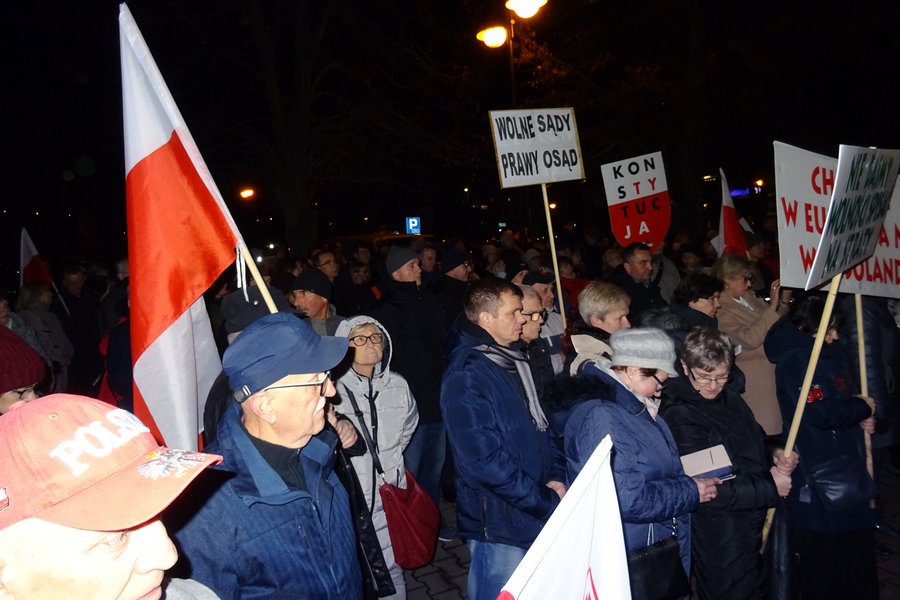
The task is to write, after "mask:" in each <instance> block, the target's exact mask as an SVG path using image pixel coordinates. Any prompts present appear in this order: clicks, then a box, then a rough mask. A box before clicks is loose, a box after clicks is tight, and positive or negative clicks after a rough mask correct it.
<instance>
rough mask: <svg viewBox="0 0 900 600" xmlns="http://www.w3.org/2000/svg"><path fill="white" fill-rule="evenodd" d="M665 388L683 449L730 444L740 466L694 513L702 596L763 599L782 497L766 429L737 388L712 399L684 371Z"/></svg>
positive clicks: (665, 412) (696, 564) (670, 419)
mask: <svg viewBox="0 0 900 600" xmlns="http://www.w3.org/2000/svg"><path fill="white" fill-rule="evenodd" d="M664 395H665V397H664V400H663V409H662V414H663V415H664V416H665V419H666V422H667V423H668V424H669V427H670V428H671V429H672V435H673V436H674V437H675V442H676V443H677V444H678V452H679V454H682V455H684V454H690V453H692V452H698V451H700V450H704V449H706V448H710V447H712V446H716V445H718V444H722V445H723V446H725V450H726V452H728V456H729V458H730V459H731V464H732V466H733V467H734V470H733V471H734V474H735V477H734V479H730V480H728V481H724V482H722V484H721V485H719V487H718V495H717V497H716V498H715V499H713V500H711V501H710V502H707V503H704V504H701V505H700V506H699V508H698V509H697V512H695V513H694V516H693V520H692V534H693V538H692V553H691V554H692V557H693V562H694V576H695V577H696V580H697V589H698V592H699V595H700V598H703V599H713V598H729V599H731V598H733V599H734V600H740V599H743V598H763V597H764V596H765V588H764V583H765V580H764V577H763V574H762V570H761V557H760V554H759V548H760V544H761V543H762V527H763V521H764V520H765V514H766V509H767V508H768V507H770V506H775V505H776V503H777V502H778V489H777V487H776V486H775V481H774V479H772V475H771V473H770V472H769V469H770V467H771V466H772V459H771V456H770V454H769V453H768V452H767V451H766V448H765V444H764V441H765V432H764V431H763V430H762V428H761V427H760V426H759V424H758V423H757V422H756V419H754V418H753V412H752V411H751V410H750V407H748V406H747V404H746V403H745V402H744V401H743V400H742V399H741V397H740V396H739V395H738V394H737V393H736V392H734V391H733V390H732V389H731V388H730V387H724V388H723V389H722V391H721V393H720V394H719V395H718V396H717V397H716V398H714V399H712V400H707V399H706V398H703V397H702V396H701V395H700V393H699V392H698V391H697V390H695V389H694V387H693V386H692V385H691V383H690V381H689V379H688V377H678V378H675V379H669V380H668V381H667V382H666V387H665V392H664Z"/></svg>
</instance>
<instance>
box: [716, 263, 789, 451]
mask: <svg viewBox="0 0 900 600" xmlns="http://www.w3.org/2000/svg"><path fill="white" fill-rule="evenodd" d="M751 273H752V265H751V264H750V261H749V260H747V259H746V258H745V257H743V256H739V255H737V254H723V255H722V256H721V257H720V258H719V260H718V261H716V264H715V265H713V276H715V277H716V278H717V279H718V280H719V281H721V282H722V285H723V287H724V289H723V291H722V295H721V298H720V303H721V307H720V308H719V310H718V312H717V313H716V318H717V319H718V321H719V331H721V332H722V333H724V334H726V335H728V336H729V337H730V338H731V339H732V340H733V341H734V343H735V344H736V345H740V347H741V351H740V353H739V354H738V356H737V360H736V363H735V364H737V366H738V367H739V368H740V369H741V371H742V372H743V373H744V375H745V377H746V380H747V382H746V385H745V389H744V392H743V397H744V400H745V401H746V402H747V404H748V405H749V406H750V410H752V411H753V416H754V417H755V418H756V421H757V422H758V423H759V424H760V425H762V427H763V429H764V430H765V431H766V435H767V436H772V437H773V440H775V439H777V436H779V435H780V434H781V425H782V422H781V410H780V409H779V408H778V400H777V399H776V397H775V366H774V365H772V364H771V363H770V362H769V359H767V358H766V353H765V351H764V350H763V342H764V341H765V339H766V334H767V333H768V332H769V330H770V329H771V328H772V325H774V324H775V322H776V321H777V320H778V319H779V318H780V317H781V315H782V314H783V313H785V312H787V306H788V305H787V303H782V294H781V281H780V280H776V281H774V282H773V283H772V286H771V288H770V292H771V293H770V297H769V300H768V301H766V300H763V299H762V298H760V297H758V296H757V295H756V294H754V293H753V289H752V288H751V285H750V284H751V281H752V280H753V277H752V275H751ZM789 299H790V291H786V292H785V300H786V302H789Z"/></svg>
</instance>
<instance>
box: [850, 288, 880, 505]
mask: <svg viewBox="0 0 900 600" xmlns="http://www.w3.org/2000/svg"><path fill="white" fill-rule="evenodd" d="M853 296H854V300H855V301H856V351H857V353H858V356H859V392H860V394H862V396H863V397H865V398H868V397H869V373H868V369H867V368H866V337H865V332H864V328H863V309H862V294H854V295H853ZM863 437H864V438H865V440H866V470H867V471H868V472H869V477H871V478H872V479H875V464H874V463H873V461H872V436H871V435H869V432H868V431H864V432H863ZM869 506H870V507H872V508H875V499H874V498H873V499H872V500H869Z"/></svg>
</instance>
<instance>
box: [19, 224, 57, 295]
mask: <svg viewBox="0 0 900 600" xmlns="http://www.w3.org/2000/svg"><path fill="white" fill-rule="evenodd" d="M26 283H47V284H52V283H53V277H51V276H50V265H48V264H47V261H46V260H44V259H43V257H42V256H41V255H40V253H39V252H38V251H37V248H36V247H35V246H34V242H33V241H31V236H30V235H28V230H27V229H25V228H24V227H23V228H22V240H21V243H20V245H19V287H21V286H23V285H25V284H26Z"/></svg>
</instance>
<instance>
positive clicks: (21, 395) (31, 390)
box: [9, 383, 37, 400]
mask: <svg viewBox="0 0 900 600" xmlns="http://www.w3.org/2000/svg"><path fill="white" fill-rule="evenodd" d="M36 387H37V384H36V383H35V384H32V385H29V386H28V387H23V388H16V389H14V390H10V391H9V392H10V393H11V394H17V395H18V396H19V400H21V399H22V398H24V397H25V396H27V395H29V394H31V395H32V396H37V392H36V391H35V389H34V388H36Z"/></svg>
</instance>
